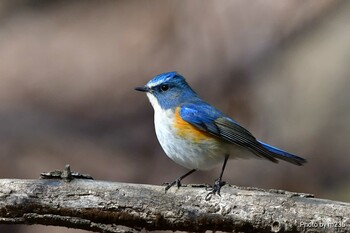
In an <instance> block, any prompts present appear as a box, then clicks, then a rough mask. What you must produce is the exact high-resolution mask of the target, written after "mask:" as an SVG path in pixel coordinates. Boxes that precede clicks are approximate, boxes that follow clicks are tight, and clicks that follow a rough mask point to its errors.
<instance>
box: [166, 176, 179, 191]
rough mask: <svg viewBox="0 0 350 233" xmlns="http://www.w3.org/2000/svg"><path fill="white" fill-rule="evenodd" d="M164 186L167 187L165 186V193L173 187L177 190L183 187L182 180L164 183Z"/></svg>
mask: <svg viewBox="0 0 350 233" xmlns="http://www.w3.org/2000/svg"><path fill="white" fill-rule="evenodd" d="M163 185H166V186H165V192H167V191H168V190H169V189H170V188H171V187H173V186H174V185H176V186H177V188H180V187H181V179H180V178H177V179H176V180H174V181H173V182H171V183H168V182H166V183H163Z"/></svg>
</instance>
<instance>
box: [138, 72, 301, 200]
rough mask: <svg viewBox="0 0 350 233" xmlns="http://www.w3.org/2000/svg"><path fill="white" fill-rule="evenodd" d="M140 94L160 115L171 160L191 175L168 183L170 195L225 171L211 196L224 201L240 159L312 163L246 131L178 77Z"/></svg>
mask: <svg viewBox="0 0 350 233" xmlns="http://www.w3.org/2000/svg"><path fill="white" fill-rule="evenodd" d="M135 90H137V91H141V92H145V93H146V94H147V97H148V99H149V101H150V103H151V105H152V107H153V109H154V125H155V132H156V135H157V138H158V141H159V143H160V145H161V147H162V148H163V150H164V152H165V154H166V155H167V156H168V157H169V158H170V159H172V160H173V161H174V162H175V163H177V164H179V165H181V166H183V167H185V168H187V169H189V171H188V172H187V173H186V174H184V175H182V176H180V177H178V178H177V179H175V181H173V182H171V183H166V184H167V186H166V187H165V191H167V190H168V189H170V188H171V187H172V186H174V185H177V187H178V188H179V187H180V186H181V181H182V179H184V178H185V177H187V176H189V175H190V174H192V173H194V172H195V171H197V170H209V169H212V168H213V167H215V166H217V165H219V164H222V169H221V172H220V175H219V178H217V179H216V180H215V181H214V184H213V185H212V186H211V187H210V190H211V191H210V192H209V193H208V195H209V194H210V195H215V194H217V195H219V196H220V190H221V187H222V186H224V185H225V184H226V182H225V181H223V180H222V177H223V174H224V170H225V167H226V163H227V161H228V160H229V159H236V158H254V157H255V158H263V159H267V160H269V161H271V162H274V163H277V162H278V160H284V161H287V162H289V163H292V164H294V165H298V166H300V165H303V164H304V163H306V159H304V158H301V157H299V156H297V155H294V154H291V153H288V152H286V151H283V150H281V149H279V148H277V147H274V146H271V145H269V144H267V143H264V142H262V141H260V140H258V139H256V138H255V137H254V136H253V135H252V133H250V132H249V131H248V130H247V129H245V128H244V127H243V126H241V125H240V124H238V123H237V122H236V121H235V120H233V119H232V118H230V117H229V116H227V115H225V114H224V113H222V112H221V111H220V110H218V109H216V108H215V107H213V106H212V105H210V104H208V103H207V102H205V101H204V100H202V99H201V98H200V97H199V96H198V94H197V93H196V92H195V91H194V90H193V89H192V88H191V87H190V85H189V84H188V83H187V81H186V80H185V78H184V77H183V76H182V75H180V74H179V73H177V72H175V71H172V72H166V73H162V74H159V75H156V76H155V77H154V78H152V79H151V80H150V81H149V82H148V83H147V84H146V85H144V86H141V87H136V88H135Z"/></svg>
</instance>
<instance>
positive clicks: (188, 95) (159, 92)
mask: <svg viewBox="0 0 350 233" xmlns="http://www.w3.org/2000/svg"><path fill="white" fill-rule="evenodd" d="M135 90H137V91H143V92H146V93H147V97H148V99H149V100H150V102H151V104H152V106H153V108H154V109H155V110H156V109H157V108H158V107H160V108H161V109H163V110H167V109H170V108H176V107H177V106H179V105H180V104H182V103H184V102H187V101H193V100H195V99H198V96H197V94H196V93H195V92H194V91H193V90H192V88H191V87H190V86H189V85H188V84H187V82H186V80H185V78H184V77H182V76H181V75H179V74H177V73H176V72H168V73H163V74H159V75H157V76H155V77H154V78H153V79H151V80H150V81H149V82H148V83H147V84H146V85H145V86H143V87H136V88H135Z"/></svg>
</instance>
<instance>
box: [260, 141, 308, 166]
mask: <svg viewBox="0 0 350 233" xmlns="http://www.w3.org/2000/svg"><path fill="white" fill-rule="evenodd" d="M258 142H259V143H260V144H261V145H262V146H263V147H264V148H265V149H267V150H268V151H269V152H271V154H272V156H273V157H274V158H276V159H282V160H285V161H287V162H290V163H293V164H295V165H298V166H301V165H303V164H304V163H306V159H303V158H301V157H299V156H296V155H293V154H290V153H288V152H285V151H283V150H281V149H278V148H276V147H273V146H271V145H269V144H266V143H264V142H261V141H258Z"/></svg>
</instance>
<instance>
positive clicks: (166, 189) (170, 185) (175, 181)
mask: <svg viewBox="0 0 350 233" xmlns="http://www.w3.org/2000/svg"><path fill="white" fill-rule="evenodd" d="M195 171H196V169H192V170H191V171H189V172H187V173H186V174H185V175H182V176H180V177H179V178H177V179H176V180H174V181H173V182H172V183H165V184H167V186H166V187H165V192H166V191H168V189H170V188H171V187H172V186H174V185H175V184H176V186H177V187H178V188H180V186H181V180H182V179H184V178H185V177H187V176H189V175H191V174H192V173H193V172H195Z"/></svg>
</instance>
